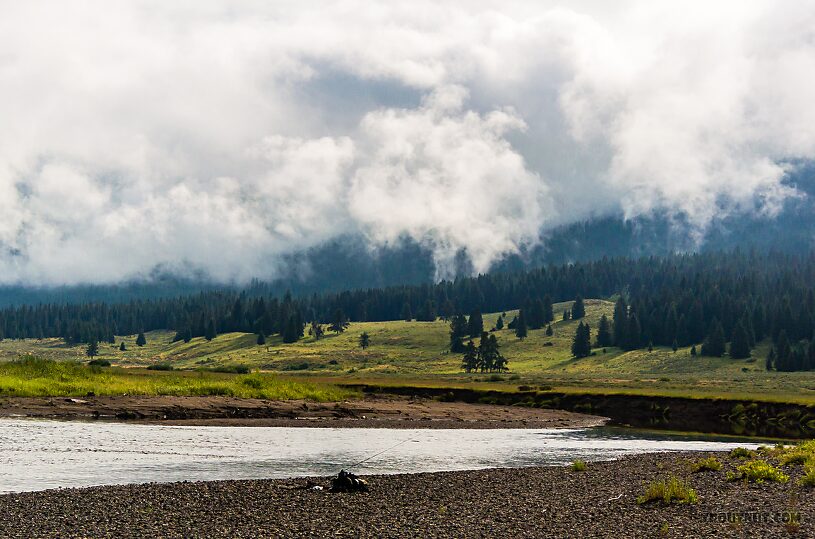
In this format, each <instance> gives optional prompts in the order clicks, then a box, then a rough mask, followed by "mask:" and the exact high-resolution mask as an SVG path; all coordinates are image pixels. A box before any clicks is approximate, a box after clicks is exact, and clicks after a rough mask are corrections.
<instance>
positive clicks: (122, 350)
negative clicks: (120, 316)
mask: <svg viewBox="0 0 815 539" xmlns="http://www.w3.org/2000/svg"><path fill="white" fill-rule="evenodd" d="M126 350H127V347H126V346H125V342H124V341H122V344H120V345H119V351H120V352H124V351H126Z"/></svg>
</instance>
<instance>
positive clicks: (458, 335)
mask: <svg viewBox="0 0 815 539" xmlns="http://www.w3.org/2000/svg"><path fill="white" fill-rule="evenodd" d="M467 332H468V328H467V318H466V317H465V316H464V315H463V314H457V315H454V316H453V318H451V319H450V351H451V352H453V353H456V354H459V353H461V352H464V344H463V342H462V340H463V339H464V337H466V336H467Z"/></svg>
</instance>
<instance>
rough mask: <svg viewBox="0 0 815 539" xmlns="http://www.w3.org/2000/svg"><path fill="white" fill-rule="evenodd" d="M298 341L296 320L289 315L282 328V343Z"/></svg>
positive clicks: (298, 334)
mask: <svg viewBox="0 0 815 539" xmlns="http://www.w3.org/2000/svg"><path fill="white" fill-rule="evenodd" d="M299 339H300V332H299V329H298V327H297V318H296V317H295V316H294V315H293V314H292V315H289V318H288V320H286V324H285V326H284V327H283V342H284V343H295V342H297V341H298V340H299Z"/></svg>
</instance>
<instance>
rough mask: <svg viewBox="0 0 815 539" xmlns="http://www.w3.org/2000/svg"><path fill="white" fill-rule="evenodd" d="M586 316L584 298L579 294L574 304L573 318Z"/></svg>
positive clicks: (577, 318) (578, 318)
mask: <svg viewBox="0 0 815 539" xmlns="http://www.w3.org/2000/svg"><path fill="white" fill-rule="evenodd" d="M584 316H586V306H585V305H584V304H583V298H582V297H581V296H580V295H579V294H578V296H577V297H576V298H575V300H574V304H573V305H572V320H580V319H581V318H583V317H584Z"/></svg>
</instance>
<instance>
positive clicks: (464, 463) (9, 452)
mask: <svg viewBox="0 0 815 539" xmlns="http://www.w3.org/2000/svg"><path fill="white" fill-rule="evenodd" d="M760 442H761V441H760V440H754V439H749V440H742V439H735V438H721V437H715V436H705V435H680V434H666V433H655V432H651V431H640V430H632V429H622V428H611V427H597V428H589V429H538V430H532V429H437V430H431V429H421V430H419V429H350V428H344V429H334V428H286V427H187V426H184V427H180V426H165V425H141V424H128V423H104V422H60V421H38V420H15V419H2V420H0V492H19V491H32V490H43V489H50V488H65V487H85V486H92V485H105V484H123V483H145V482H163V481H185V480H186V481H212V480H221V479H256V478H284V477H302V476H326V475H331V474H336V473H337V472H338V471H339V469H340V468H352V469H353V470H354V471H355V472H358V473H363V474H390V473H406V472H436V471H445V470H466V469H478V468H491V467H521V466H539V465H563V464H568V463H570V462H572V461H573V460H575V459H578V458H579V459H583V460H586V461H597V460H610V459H615V458H618V457H621V456H623V455H630V454H635V453H643V452H655V451H711V450H729V449H731V448H733V447H736V446H739V445H741V446H745V447H756V446H757V445H758V444H759V443H760ZM380 452H382V454H380V455H378V456H375V457H373V458H370V457H372V456H373V455H376V454H377V453H380ZM368 458H370V460H367V462H364V463H361V464H356V463H358V462H360V461H362V460H365V459H368Z"/></svg>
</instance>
